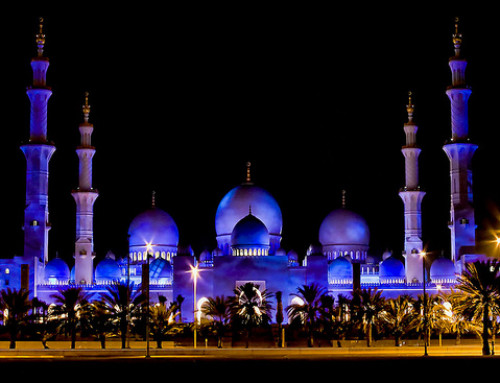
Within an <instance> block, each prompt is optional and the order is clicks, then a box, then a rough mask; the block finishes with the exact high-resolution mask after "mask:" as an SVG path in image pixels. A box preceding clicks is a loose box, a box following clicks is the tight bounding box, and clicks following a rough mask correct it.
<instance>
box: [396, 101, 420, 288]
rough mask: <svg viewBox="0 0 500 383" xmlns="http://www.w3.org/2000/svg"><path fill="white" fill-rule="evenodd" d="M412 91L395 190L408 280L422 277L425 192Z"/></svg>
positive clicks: (414, 280)
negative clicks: (401, 180) (401, 175)
mask: <svg viewBox="0 0 500 383" xmlns="http://www.w3.org/2000/svg"><path fill="white" fill-rule="evenodd" d="M412 96H413V94H412V92H408V104H407V105H406V111H407V113H408V122H407V123H405V124H404V131H405V136H406V143H405V145H404V146H403V147H402V149H401V152H402V153H403V155H404V157H405V186H404V188H402V189H401V191H400V192H399V196H400V197H401V199H402V200H403V203H404V225H405V230H404V234H405V236H404V258H405V273H406V281H407V282H408V283H421V282H422V281H423V269H422V259H421V258H420V254H421V252H422V250H423V243H422V209H421V205H422V200H423V198H424V196H425V192H423V191H421V190H420V186H419V180H418V157H419V155H420V148H419V147H418V146H417V131H418V126H417V125H416V124H415V123H414V121H413V113H414V111H415V105H413V101H412Z"/></svg>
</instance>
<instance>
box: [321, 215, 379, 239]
mask: <svg viewBox="0 0 500 383" xmlns="http://www.w3.org/2000/svg"><path fill="white" fill-rule="evenodd" d="M319 241H320V242H321V244H322V245H323V246H328V245H361V246H368V245H369V244H370V230H369V228H368V225H367V223H366V221H365V219H364V218H363V217H361V216H360V215H359V214H356V213H354V212H352V211H350V210H347V209H344V208H342V209H337V210H334V211H332V212H331V213H330V214H328V215H327V216H326V218H325V219H324V220H323V222H322V223H321V226H320V229H319Z"/></svg>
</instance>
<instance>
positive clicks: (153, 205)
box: [151, 190, 156, 207]
mask: <svg viewBox="0 0 500 383" xmlns="http://www.w3.org/2000/svg"><path fill="white" fill-rule="evenodd" d="M151 207H156V192H155V191H154V190H153V192H152V193H151Z"/></svg>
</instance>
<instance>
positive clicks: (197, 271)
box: [189, 265, 200, 348]
mask: <svg viewBox="0 0 500 383" xmlns="http://www.w3.org/2000/svg"><path fill="white" fill-rule="evenodd" d="M189 267H190V268H191V271H190V272H191V276H192V278H193V348H196V322H197V320H196V313H197V307H196V284H197V282H198V276H199V275H200V269H198V265H196V266H193V265H189Z"/></svg>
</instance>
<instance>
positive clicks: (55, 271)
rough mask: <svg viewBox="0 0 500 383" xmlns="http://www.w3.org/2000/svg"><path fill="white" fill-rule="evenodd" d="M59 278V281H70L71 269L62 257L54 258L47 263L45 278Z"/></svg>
mask: <svg viewBox="0 0 500 383" xmlns="http://www.w3.org/2000/svg"><path fill="white" fill-rule="evenodd" d="M49 278H50V279H53V278H55V279H57V280H59V281H69V279H70V270H69V267H68V265H67V264H66V262H64V261H63V260H62V259H61V258H54V259H52V260H51V261H49V262H48V263H47V264H46V265H45V279H46V280H47V279H49Z"/></svg>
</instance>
